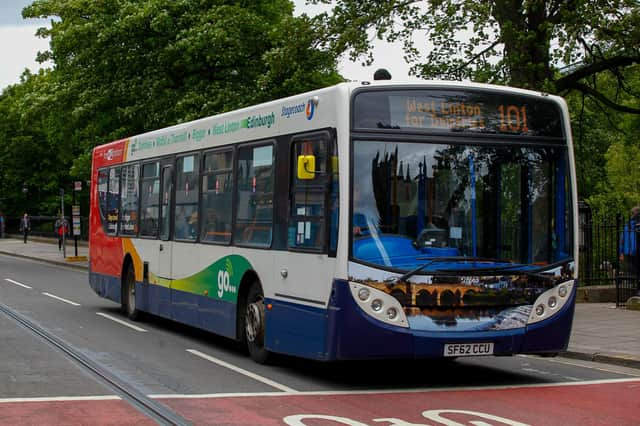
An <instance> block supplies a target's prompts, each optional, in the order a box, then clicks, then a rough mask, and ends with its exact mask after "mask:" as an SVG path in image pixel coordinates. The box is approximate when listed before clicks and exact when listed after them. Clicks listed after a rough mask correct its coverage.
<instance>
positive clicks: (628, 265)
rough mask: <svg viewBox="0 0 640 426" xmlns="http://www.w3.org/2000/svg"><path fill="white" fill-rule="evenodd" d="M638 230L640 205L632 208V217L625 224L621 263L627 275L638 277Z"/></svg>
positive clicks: (622, 237) (621, 243)
mask: <svg viewBox="0 0 640 426" xmlns="http://www.w3.org/2000/svg"><path fill="white" fill-rule="evenodd" d="M638 232H640V206H635V207H634V208H632V209H631V218H630V219H629V222H627V223H626V224H625V225H624V229H623V230H622V235H621V237H620V263H621V266H622V268H623V271H624V273H625V275H626V276H628V277H631V278H632V279H637V278H638V272H639V269H638V261H639V260H640V258H639V256H638Z"/></svg>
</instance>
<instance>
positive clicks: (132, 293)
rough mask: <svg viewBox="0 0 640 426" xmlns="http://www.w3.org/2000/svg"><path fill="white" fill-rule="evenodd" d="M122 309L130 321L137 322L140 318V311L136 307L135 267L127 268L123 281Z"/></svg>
mask: <svg viewBox="0 0 640 426" xmlns="http://www.w3.org/2000/svg"><path fill="white" fill-rule="evenodd" d="M122 308H123V310H124V313H125V314H127V317H129V319H131V320H133V321H135V320H137V319H139V318H140V311H139V310H138V308H137V307H136V274H135V272H134V270H133V266H132V265H129V266H127V270H126V271H125V273H124V279H123V297H122Z"/></svg>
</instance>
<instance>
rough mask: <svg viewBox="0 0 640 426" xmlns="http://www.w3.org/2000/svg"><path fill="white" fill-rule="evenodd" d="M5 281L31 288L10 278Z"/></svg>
mask: <svg viewBox="0 0 640 426" xmlns="http://www.w3.org/2000/svg"><path fill="white" fill-rule="evenodd" d="M4 280H5V281H7V282H10V283H11V284H15V285H19V286H20V287H24V288H31V287H29V286H28V285H26V284H22V283H19V282H18V281H14V280H12V279H10V278H5V279H4Z"/></svg>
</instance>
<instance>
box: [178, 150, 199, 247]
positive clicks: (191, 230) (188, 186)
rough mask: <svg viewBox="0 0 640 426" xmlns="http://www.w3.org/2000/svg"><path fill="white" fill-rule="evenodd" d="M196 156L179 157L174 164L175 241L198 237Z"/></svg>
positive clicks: (197, 156)
mask: <svg viewBox="0 0 640 426" xmlns="http://www.w3.org/2000/svg"><path fill="white" fill-rule="evenodd" d="M199 159H200V156H199V155H198V154H192V155H188V156H186V157H179V158H178V161H177V162H176V214H175V219H174V220H175V222H174V237H175V239H176V240H189V241H195V239H196V236H197V235H198V182H199V176H198V175H199V170H200V162H199Z"/></svg>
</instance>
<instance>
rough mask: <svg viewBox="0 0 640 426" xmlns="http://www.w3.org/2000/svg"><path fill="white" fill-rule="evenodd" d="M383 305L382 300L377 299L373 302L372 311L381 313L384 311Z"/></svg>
mask: <svg viewBox="0 0 640 426" xmlns="http://www.w3.org/2000/svg"><path fill="white" fill-rule="evenodd" d="M382 305H383V303H382V300H380V299H375V300H374V301H373V302H371V309H373V310H374V311H375V312H380V311H381V310H382Z"/></svg>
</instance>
